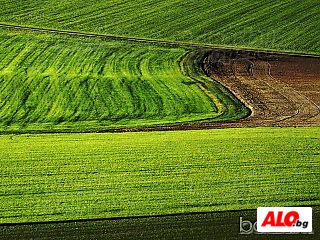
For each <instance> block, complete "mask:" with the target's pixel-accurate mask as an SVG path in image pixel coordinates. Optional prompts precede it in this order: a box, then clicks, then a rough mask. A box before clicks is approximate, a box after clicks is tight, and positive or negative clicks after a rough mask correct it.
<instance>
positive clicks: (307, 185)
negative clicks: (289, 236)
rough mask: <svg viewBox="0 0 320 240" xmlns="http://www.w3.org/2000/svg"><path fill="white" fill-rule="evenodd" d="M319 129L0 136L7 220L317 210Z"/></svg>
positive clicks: (0, 204) (0, 205) (0, 208)
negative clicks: (300, 207) (308, 207)
mask: <svg viewBox="0 0 320 240" xmlns="http://www.w3.org/2000/svg"><path fill="white" fill-rule="evenodd" d="M319 133H320V128H255V129H224V130H204V131H175V132H151V133H143V132H142V133H105V134H95V133H88V134H39V135H38V134H33V135H32V134H29V135H2V136H0V153H1V158H0V168H1V174H0V184H1V188H0V195H1V198H0V212H1V216H0V222H1V223H8V222H30V221H31V222H33V221H49V220H65V219H88V218H89V219H90V218H104V217H119V216H139V215H158V214H169V213H183V212H207V211H217V210H219V211H222V210H237V209H254V208H256V207H258V206H295V205H317V204H319V203H320V197H319V170H320V163H319V153H320V148H319V146H320V137H319V136H320V134H319Z"/></svg>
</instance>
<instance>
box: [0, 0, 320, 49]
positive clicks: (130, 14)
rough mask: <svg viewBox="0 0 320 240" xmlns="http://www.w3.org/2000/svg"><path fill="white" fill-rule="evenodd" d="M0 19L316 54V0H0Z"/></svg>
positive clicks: (318, 43) (319, 19)
mask: <svg viewBox="0 0 320 240" xmlns="http://www.w3.org/2000/svg"><path fill="white" fill-rule="evenodd" d="M0 6H1V9H0V22H3V23H12V24H20V25H28V26H39V27H46V28H53V29H69V30H77V31H84V32H95V33H102V34H111V35H117V36H118V35H120V36H131V37H140V38H149V39H166V40H172V41H183V42H193V43H206V44H214V45H223V46H226V45H227V46H236V47H248V48H259V49H260V48H263V49H275V50H286V51H294V52H306V53H317V54H320V41H319V38H318V36H320V28H319V25H320V16H319V12H320V2H319V1H318V0H304V1H299V0H281V1H279V0H265V1H260V0H222V1H216V0H209V1H208V0H163V1H159V0H134V1H133V0H129V1H123V0H112V1H103V0H96V1H87V0H68V1H66V0H56V1H52V0H23V1H22V0H18V1H17V0H16V1H7V0H0Z"/></svg>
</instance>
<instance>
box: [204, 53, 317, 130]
mask: <svg viewBox="0 0 320 240" xmlns="http://www.w3.org/2000/svg"><path fill="white" fill-rule="evenodd" d="M204 70H205V72H206V73H207V74H208V75H209V76H210V77H211V78H213V79H215V80H217V81H219V82H220V83H221V84H223V85H224V86H225V87H227V88H228V89H229V90H230V91H232V92H233V93H234V94H235V95H236V96H237V97H238V98H239V99H241V100H242V101H243V102H244V103H245V104H246V105H247V106H248V107H249V108H250V109H251V110H252V114H251V115H250V116H249V117H248V118H247V119H244V120H242V121H239V122H238V123H227V124H221V127H232V126H234V127H241V126H316V125H320V107H319V106H320V58H317V57H306V56H303V57H302V56H301V57H300V56H290V55H282V54H267V53H254V52H246V51H228V50H227V51H213V52H210V53H207V56H206V57H205V59H204Z"/></svg>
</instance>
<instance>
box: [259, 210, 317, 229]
mask: <svg viewBox="0 0 320 240" xmlns="http://www.w3.org/2000/svg"><path fill="white" fill-rule="evenodd" d="M257 231H258V232H260V233H311V232H312V208H311V207H259V208H258V210H257Z"/></svg>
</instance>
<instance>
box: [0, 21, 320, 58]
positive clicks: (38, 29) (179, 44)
mask: <svg viewBox="0 0 320 240" xmlns="http://www.w3.org/2000/svg"><path fill="white" fill-rule="evenodd" d="M0 27H1V28H10V29H17V30H26V31H33V32H42V33H56V34H62V35H69V36H76V37H87V38H98V39H102V40H114V41H127V42H135V43H146V44H156V45H164V46H171V47H187V48H196V49H210V50H217V51H221V50H229V51H243V52H247V53H261V54H278V55H285V56H297V57H311V58H319V59H320V55H317V54H307V53H297V52H289V51H288V52H286V51H275V50H264V49H253V48H239V47H233V46H217V45H211V44H201V43H190V42H182V41H169V40H157V39H147V38H138V37H128V36H117V35H108V34H98V33H88V32H80V31H71V30H59V29H50V28H42V27H34V26H23V25H15V24H8V23H1V22H0Z"/></svg>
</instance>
